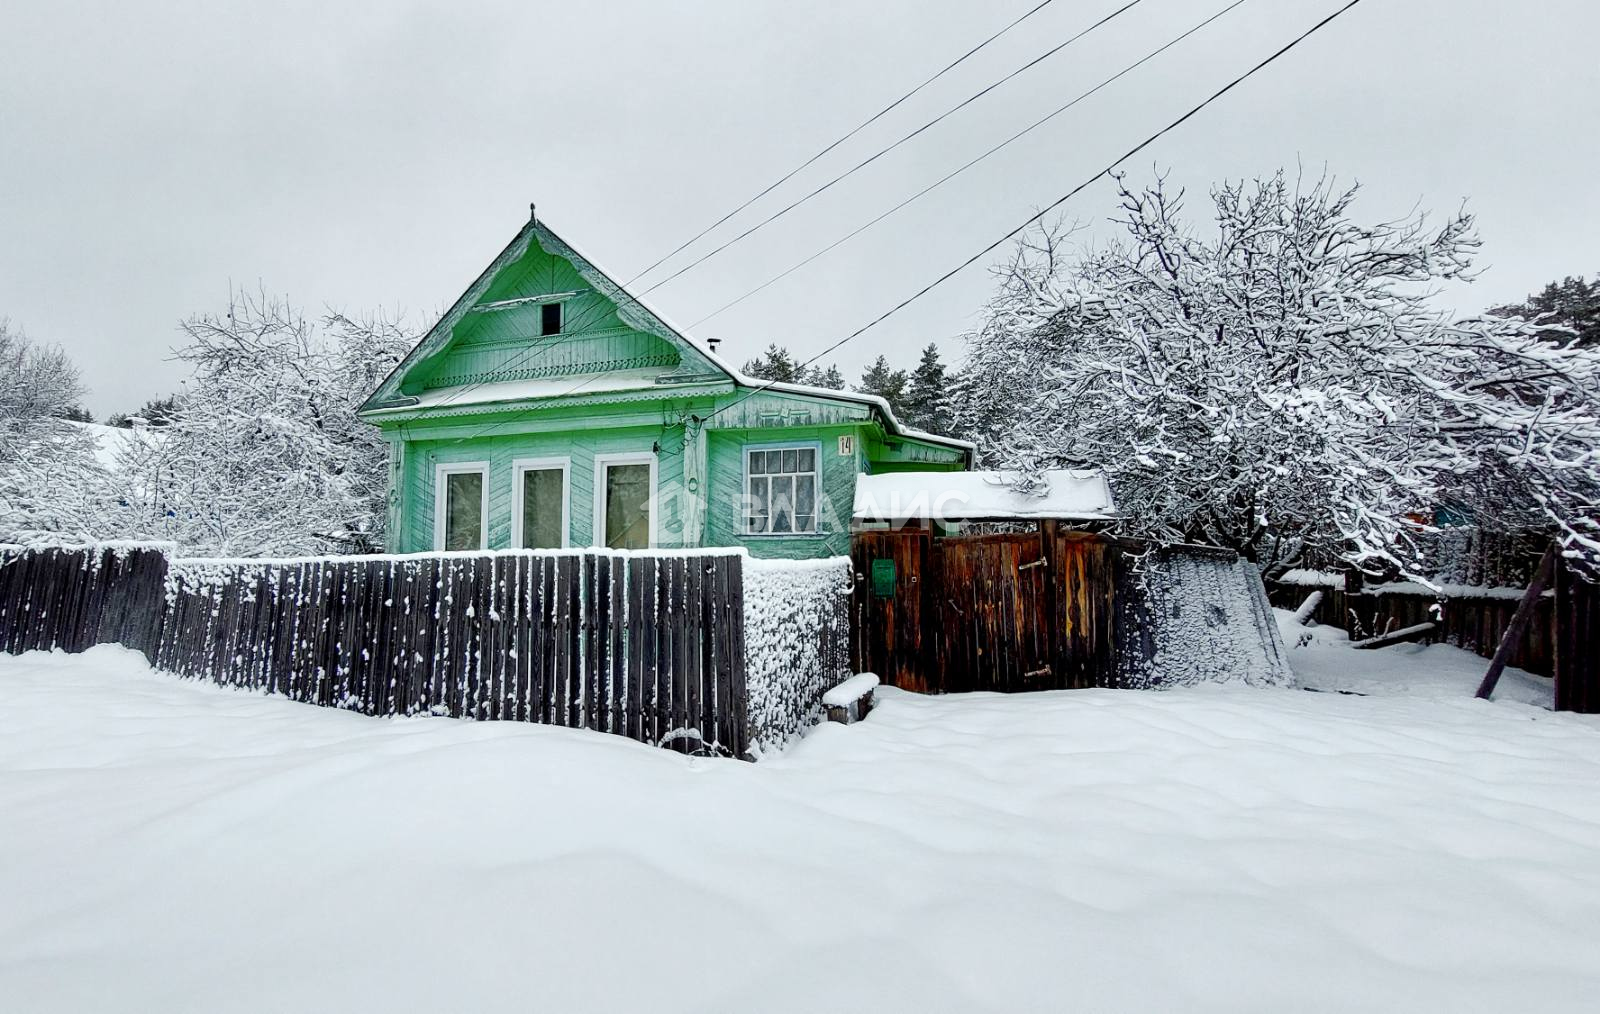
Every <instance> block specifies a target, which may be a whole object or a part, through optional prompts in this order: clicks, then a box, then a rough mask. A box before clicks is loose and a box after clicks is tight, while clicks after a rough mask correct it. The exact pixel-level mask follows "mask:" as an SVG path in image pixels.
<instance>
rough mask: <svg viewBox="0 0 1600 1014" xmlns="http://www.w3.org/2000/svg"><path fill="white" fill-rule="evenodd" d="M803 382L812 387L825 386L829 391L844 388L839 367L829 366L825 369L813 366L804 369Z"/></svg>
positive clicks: (842, 376)
mask: <svg viewBox="0 0 1600 1014" xmlns="http://www.w3.org/2000/svg"><path fill="white" fill-rule="evenodd" d="M805 382H806V383H807V384H810V385H811V386H812V387H826V388H828V389H829V390H830V391H842V390H844V374H842V373H840V372H839V367H837V366H831V365H830V366H829V367H828V368H827V369H826V370H824V369H822V368H821V367H817V366H813V367H811V368H810V369H808V370H806V379H805Z"/></svg>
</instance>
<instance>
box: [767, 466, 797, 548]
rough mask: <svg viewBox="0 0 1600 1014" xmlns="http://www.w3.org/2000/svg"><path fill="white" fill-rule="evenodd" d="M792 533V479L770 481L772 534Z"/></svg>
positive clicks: (783, 478) (784, 478)
mask: <svg viewBox="0 0 1600 1014" xmlns="http://www.w3.org/2000/svg"><path fill="white" fill-rule="evenodd" d="M793 531H794V479H793V478H791V477H789V476H784V477H782V478H774V479H773V480H772V533H773V534H774V535H787V534H789V533H790V532H793Z"/></svg>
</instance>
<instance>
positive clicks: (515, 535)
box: [511, 458, 572, 549]
mask: <svg viewBox="0 0 1600 1014" xmlns="http://www.w3.org/2000/svg"><path fill="white" fill-rule="evenodd" d="M571 465H572V463H571V462H570V461H569V460H568V459H566V458H519V459H518V460H516V461H514V462H512V465H511V481H512V487H511V526H512V533H511V544H512V545H513V546H516V547H519V548H521V549H564V548H566V546H567V532H568V529H569V527H570V522H569V520H568V519H569V515H570V513H571V511H570V506H571V499H570V498H571V493H570V490H569V485H568V481H567V478H568V473H569V472H570V470H571Z"/></svg>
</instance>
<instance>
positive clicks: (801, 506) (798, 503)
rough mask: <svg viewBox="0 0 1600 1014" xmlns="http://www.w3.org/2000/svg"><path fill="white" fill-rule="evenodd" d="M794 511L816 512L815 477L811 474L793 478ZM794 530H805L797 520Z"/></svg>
mask: <svg viewBox="0 0 1600 1014" xmlns="http://www.w3.org/2000/svg"><path fill="white" fill-rule="evenodd" d="M794 512H795V513H796V514H815V513H816V512H817V479H816V477H815V476H812V475H799V476H796V477H795V480H794ZM795 531H805V529H803V528H801V527H800V525H799V522H796V523H795Z"/></svg>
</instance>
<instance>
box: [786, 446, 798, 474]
mask: <svg viewBox="0 0 1600 1014" xmlns="http://www.w3.org/2000/svg"><path fill="white" fill-rule="evenodd" d="M799 454H800V452H799V451H793V450H789V451H784V452H783V470H784V471H785V472H793V471H794V470H795V468H796V462H797V459H798V458H799Z"/></svg>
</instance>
